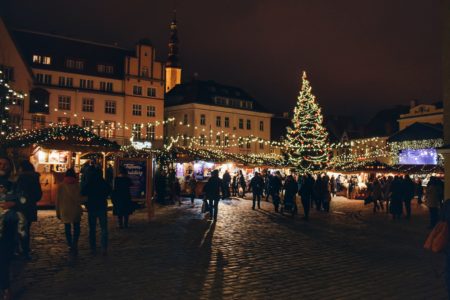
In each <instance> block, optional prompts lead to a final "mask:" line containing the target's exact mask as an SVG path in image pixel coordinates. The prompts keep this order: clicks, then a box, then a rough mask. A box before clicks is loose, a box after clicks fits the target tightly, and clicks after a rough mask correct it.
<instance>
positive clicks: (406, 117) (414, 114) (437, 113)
mask: <svg viewBox="0 0 450 300" xmlns="http://www.w3.org/2000/svg"><path fill="white" fill-rule="evenodd" d="M414 123H429V124H441V125H442V124H443V123H444V109H443V107H442V103H438V104H419V105H416V104H415V102H412V103H411V108H410V110H409V112H408V113H406V114H401V115H400V118H399V119H398V125H399V130H403V129H405V128H406V127H408V126H411V125H412V124H414Z"/></svg>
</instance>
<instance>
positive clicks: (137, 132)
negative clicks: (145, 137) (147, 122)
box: [131, 124, 142, 140]
mask: <svg viewBox="0 0 450 300" xmlns="http://www.w3.org/2000/svg"><path fill="white" fill-rule="evenodd" d="M132 128H133V130H132V132H131V133H132V135H133V137H134V138H135V139H137V140H140V139H141V128H142V125H141V124H133V127H132Z"/></svg>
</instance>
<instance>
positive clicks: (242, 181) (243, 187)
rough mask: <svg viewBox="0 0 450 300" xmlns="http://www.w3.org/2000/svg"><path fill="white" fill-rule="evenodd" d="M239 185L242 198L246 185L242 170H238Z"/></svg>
mask: <svg viewBox="0 0 450 300" xmlns="http://www.w3.org/2000/svg"><path fill="white" fill-rule="evenodd" d="M239 186H240V187H241V189H242V198H245V190H246V187H247V183H246V182H245V177H244V174H243V173H242V170H239Z"/></svg>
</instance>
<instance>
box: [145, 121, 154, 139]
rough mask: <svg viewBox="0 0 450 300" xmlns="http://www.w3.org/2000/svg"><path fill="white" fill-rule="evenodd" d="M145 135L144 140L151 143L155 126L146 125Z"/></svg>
mask: <svg viewBox="0 0 450 300" xmlns="http://www.w3.org/2000/svg"><path fill="white" fill-rule="evenodd" d="M146 133H147V135H146V140H147V141H153V140H155V126H152V125H147V132H146Z"/></svg>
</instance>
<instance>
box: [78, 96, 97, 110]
mask: <svg viewBox="0 0 450 300" xmlns="http://www.w3.org/2000/svg"><path fill="white" fill-rule="evenodd" d="M82 104H83V107H82V108H81V110H82V111H85V112H94V99H93V98H83V102H82Z"/></svg>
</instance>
